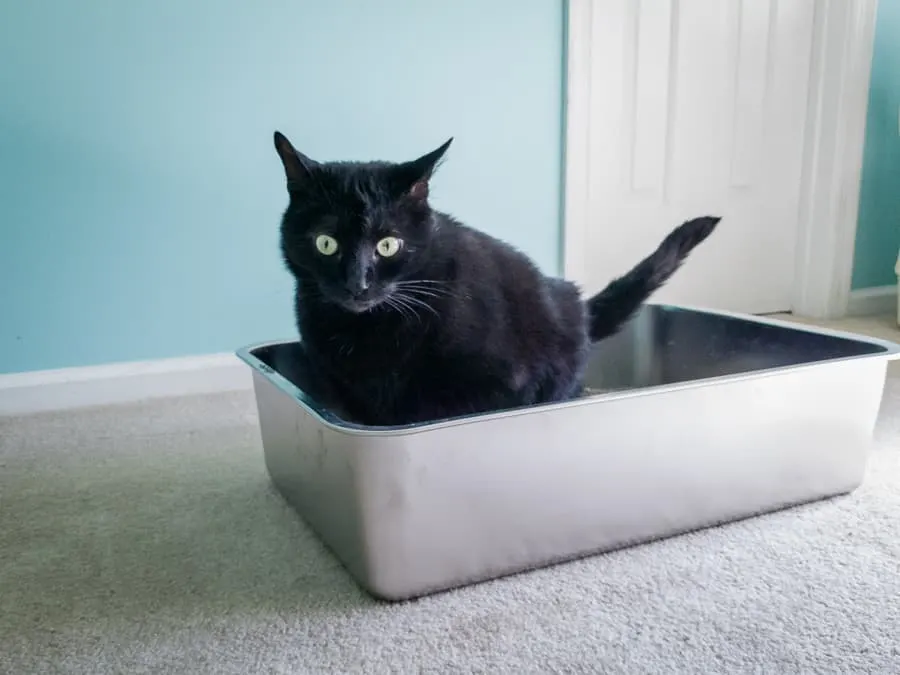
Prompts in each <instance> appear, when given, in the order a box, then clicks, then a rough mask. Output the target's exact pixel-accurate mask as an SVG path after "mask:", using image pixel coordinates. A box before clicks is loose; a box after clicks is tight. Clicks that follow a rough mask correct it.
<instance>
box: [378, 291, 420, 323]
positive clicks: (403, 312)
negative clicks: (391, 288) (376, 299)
mask: <svg viewBox="0 0 900 675" xmlns="http://www.w3.org/2000/svg"><path fill="white" fill-rule="evenodd" d="M384 301H385V303H387V305H388V306H390V307H391V308H392V309H394V310H395V311H396V312H397V313H398V314H400V316H402V317H403V319H404V320H408V319H409V318H410V313H411V312H412V310H410V308H408V307H407V306H406V305H404V304H403V303H401V302H399V299H398V298H397V297H396V296H388V297H386V298H385V299H384ZM412 316H416V314H415V312H412Z"/></svg>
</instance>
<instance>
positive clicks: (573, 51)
mask: <svg viewBox="0 0 900 675" xmlns="http://www.w3.org/2000/svg"><path fill="white" fill-rule="evenodd" d="M602 1H603V0H566V2H565V12H566V19H565V26H566V35H565V43H566V47H567V49H566V73H565V76H566V83H565V90H566V95H565V133H564V139H565V140H564V160H563V164H564V195H563V228H562V229H563V232H562V267H563V274H564V275H565V276H566V277H567V278H569V279H571V280H572V281H575V282H576V283H584V281H585V279H586V275H585V269H586V265H587V256H588V254H589V252H588V251H587V250H586V248H587V247H586V245H585V243H586V241H587V231H588V224H589V223H590V222H592V221H593V220H594V219H593V218H592V217H591V213H590V208H589V204H590V199H589V197H590V168H591V162H592V159H593V158H592V157H591V156H590V151H589V148H590V142H589V141H590V135H591V105H590V101H591V66H592V57H591V42H592V33H593V31H592V23H593V22H592V18H593V17H592V14H593V12H592V9H593V5H594V3H595V2H602ZM631 1H633V2H639V1H640V0H631ZM670 1H671V2H672V3H673V12H677V9H678V3H679V2H680V1H681V0H670ZM743 1H752V0H743ZM775 1H776V2H777V0H775ZM877 6H878V0H815V2H814V28H813V39H812V54H811V61H810V92H809V98H808V101H807V108H806V118H805V126H804V129H805V138H804V141H803V160H802V168H801V186H800V207H799V213H798V218H799V228H798V233H797V245H796V255H795V260H796V268H795V272H794V283H793V289H792V294H791V296H792V297H791V307H790V308H789V309H790V311H792V312H793V313H794V314H797V315H800V316H805V317H810V318H817V319H829V318H839V317H842V316H845V315H846V313H847V306H848V301H849V298H850V283H851V277H852V273H853V255H854V246H855V242H856V227H857V222H858V215H857V214H858V210H859V194H860V179H861V176H862V161H863V148H864V146H865V129H866V114H867V111H868V102H869V77H870V73H871V68H872V50H873V45H874V41H875V19H876V14H877ZM598 161H602V158H598ZM623 271H624V270H623ZM585 290H586V291H589V292H593V291H596V290H599V289H585Z"/></svg>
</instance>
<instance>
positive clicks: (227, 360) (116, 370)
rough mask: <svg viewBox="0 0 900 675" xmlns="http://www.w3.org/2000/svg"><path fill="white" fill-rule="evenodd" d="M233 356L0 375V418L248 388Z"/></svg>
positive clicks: (249, 377) (248, 375) (246, 378)
mask: <svg viewBox="0 0 900 675" xmlns="http://www.w3.org/2000/svg"><path fill="white" fill-rule="evenodd" d="M252 387H253V379H252V375H251V370H250V368H248V367H247V365H246V364H244V363H243V362H241V361H240V359H238V358H237V357H236V356H235V355H233V354H210V355H206V356H192V357H185V358H175V359H159V360H156V361H137V362H130V363H112V364H107V365H102V366H88V367H83V368H62V369H59V370H39V371H32V372H25V373H12V374H8V375H0V416H4V415H22V414H28V413H33V412H42V411H48V410H62V409H67V408H80V407H83V406H89V405H108V404H115V403H129V402H133V401H141V400H146V399H150V398H160V397H167V396H185V395H189V394H209V393H215V392H222V391H237V390H245V389H251V388H252Z"/></svg>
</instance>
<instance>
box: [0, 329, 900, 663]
mask: <svg viewBox="0 0 900 675" xmlns="http://www.w3.org/2000/svg"><path fill="white" fill-rule="evenodd" d="M897 337H900V334H898V336H897ZM895 365H897V364H895ZM255 425H256V415H255V410H254V404H253V399H252V395H250V394H229V395H220V396H209V397H193V398H186V399H182V400H163V401H157V402H152V403H146V404H142V405H130V406H123V407H118V408H116V407H108V408H98V409H90V410H82V411H79V412H71V413H64V414H59V413H57V414H41V415H35V416H30V417H21V418H7V419H2V418H0V673H3V674H4V675H6V674H9V675H30V674H32V673H86V674H103V673H122V674H138V673H190V674H196V675H201V674H205V673H217V674H228V673H240V674H241V675H251V674H255V673H364V672H370V673H391V672H395V673H516V674H518V673H600V672H603V673H704V674H707V675H709V674H713V673H779V674H788V673H850V672H852V673H864V672H865V673H885V674H886V673H896V672H900V372H898V370H896V369H895V368H892V370H891V378H890V379H889V381H888V385H887V388H886V394H885V400H884V403H883V409H882V415H881V418H880V422H879V426H878V430H877V446H876V448H875V450H874V454H873V456H872V461H871V464H870V469H869V473H868V477H867V479H866V483H865V485H864V487H862V488H861V489H860V490H858V491H857V492H856V493H854V494H853V495H851V496H848V497H844V498H839V499H836V500H832V501H828V502H823V503H819V504H816V505H811V506H807V507H803V508H799V509H794V510H791V511H786V512H781V513H778V514H775V515H770V516H764V517H761V518H757V519H754V520H748V521H744V522H741V523H738V524H734V525H728V526H725V527H721V528H717V529H714V530H707V531H704V532H700V533H696V534H693V535H688V536H684V537H679V538H674V539H670V540H667V541H664V542H659V543H655V544H650V545H646V546H641V547H637V548H633V549H629V550H625V551H621V552H618V553H615V554H610V555H605V556H600V557H596V558H592V559H588V560H583V561H579V562H575V563H570V564H566V565H561V566H557V567H554V568H550V569H545V570H541V571H537V572H533V573H530V574H525V575H520V576H517V577H511V578H507V579H503V580H500V581H496V582H491V583H487V584H482V585H478V586H473V587H470V588H467V589H462V590H459V591H454V592H451V593H448V594H444V595H439V596H433V597H430V598H426V599H423V600H420V601H417V602H413V603H408V604H402V605H388V604H380V603H377V602H375V601H373V600H370V599H369V598H368V597H367V596H366V595H364V594H363V593H362V592H361V591H359V590H358V589H357V587H356V586H355V585H354V584H353V582H352V581H351V580H350V579H349V577H348V576H347V575H346V574H345V573H344V571H343V570H342V569H341V568H340V567H339V566H338V564H337V563H336V562H335V561H334V560H333V559H332V558H331V557H330V556H329V555H328V554H327V553H326V552H325V551H323V549H322V548H321V547H320V545H319V544H318V543H317V541H316V539H315V538H314V537H313V536H312V535H311V534H310V532H309V531H308V530H307V529H306V528H305V527H304V525H303V524H302V523H301V521H299V520H298V518H296V517H295V516H294V514H293V513H292V512H291V511H290V510H289V509H288V508H287V507H286V506H285V505H284V504H283V503H282V501H281V500H280V498H279V497H278V496H277V495H276V494H275V493H274V491H273V490H272V488H271V487H270V486H269V482H268V479H267V476H266V473H265V468H264V465H263V461H262V454H261V449H260V442H259V438H258V432H257V429H256V426H255Z"/></svg>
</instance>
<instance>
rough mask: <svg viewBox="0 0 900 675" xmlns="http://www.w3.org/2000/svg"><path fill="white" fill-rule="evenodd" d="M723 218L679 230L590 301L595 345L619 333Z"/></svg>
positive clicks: (692, 222) (711, 218)
mask: <svg viewBox="0 0 900 675" xmlns="http://www.w3.org/2000/svg"><path fill="white" fill-rule="evenodd" d="M719 220H721V219H720V218H717V217H715V216H704V217H702V218H694V219H693V220H689V221H687V222H685V223H683V224H681V225H679V226H678V227H676V228H675V229H674V230H672V232H670V233H669V234H668V236H667V237H666V238H665V239H663V241H662V243H661V244H660V245H659V247H658V248H657V249H656V250H655V251H654V252H653V253H651V254H650V255H649V256H647V257H646V258H644V259H643V260H642V261H641V262H639V263H638V264H637V265H635V266H634V268H632V270H631V271H630V272H628V273H627V274H625V275H624V276H621V277H619V278H618V279H614V280H613V281H611V282H610V283H609V285H608V286H607V287H606V288H604V289H603V290H602V291H600V292H599V293H597V294H596V295H595V296H593V297H591V298H590V299H588V301H587V306H588V314H589V316H590V337H591V340H592V341H593V342H597V341H598V340H602V339H604V338H606V337H609V336H610V335H612V334H613V333H615V332H616V331H618V330H619V328H620V327H621V326H622V325H623V324H625V322H626V321H628V320H629V319H630V318H631V317H632V315H634V313H635V312H637V310H638V309H639V308H640V307H641V305H642V304H643V303H644V301H645V300H647V298H649V297H650V296H651V295H652V294H653V293H654V292H655V291H656V290H657V289H659V288H660V287H662V286H663V284H665V283H666V282H667V281H668V280H669V278H670V277H671V276H672V275H673V274H674V273H675V271H676V270H677V269H678V268H679V267H681V263H683V262H684V260H685V259H686V258H687V256H688V254H689V253H690V252H691V251H692V250H694V248H695V247H696V246H697V245H698V244H700V243H701V242H702V241H703V240H704V239H706V238H707V237H708V236H709V235H710V234H712V231H713V230H714V229H716V225H718V224H719Z"/></svg>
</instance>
